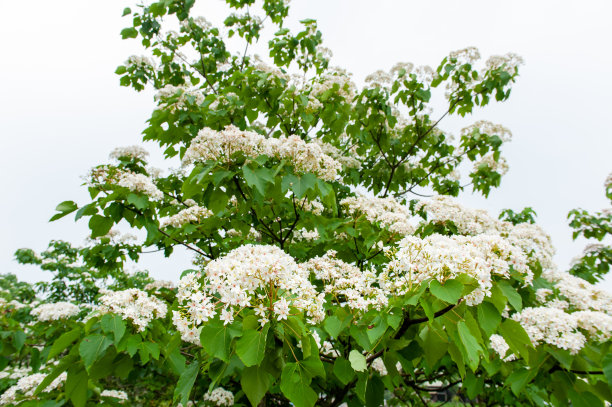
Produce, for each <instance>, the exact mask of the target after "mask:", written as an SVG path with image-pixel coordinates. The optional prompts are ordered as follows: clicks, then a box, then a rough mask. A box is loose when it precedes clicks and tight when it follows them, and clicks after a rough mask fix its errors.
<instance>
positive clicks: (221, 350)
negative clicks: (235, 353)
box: [200, 321, 238, 362]
mask: <svg viewBox="0 0 612 407" xmlns="http://www.w3.org/2000/svg"><path fill="white" fill-rule="evenodd" d="M237 333H238V332H237V331H236V330H235V329H233V328H231V327H230V326H228V325H223V324H222V323H221V322H219V321H216V322H212V323H210V324H208V325H206V326H204V327H203V328H202V332H201V333H200V342H201V343H202V346H203V347H204V350H205V351H206V352H207V353H208V354H209V355H211V356H213V357H216V358H218V359H221V360H223V361H225V362H228V361H229V355H230V345H231V342H232V338H233V337H235V336H237Z"/></svg>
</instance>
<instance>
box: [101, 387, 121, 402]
mask: <svg viewBox="0 0 612 407" xmlns="http://www.w3.org/2000/svg"><path fill="white" fill-rule="evenodd" d="M100 397H111V398H114V399H118V400H119V403H120V404H123V403H124V402H125V401H127V400H128V395H127V393H126V392H124V391H121V390H103V391H102V393H100Z"/></svg>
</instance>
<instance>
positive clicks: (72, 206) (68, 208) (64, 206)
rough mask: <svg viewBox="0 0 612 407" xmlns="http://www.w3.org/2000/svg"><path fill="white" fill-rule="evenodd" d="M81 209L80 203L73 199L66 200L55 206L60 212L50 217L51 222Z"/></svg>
mask: <svg viewBox="0 0 612 407" xmlns="http://www.w3.org/2000/svg"><path fill="white" fill-rule="evenodd" d="M77 209H79V207H78V205H77V204H76V203H74V202H73V201H64V202H62V203H60V204H59V205H57V206H56V207H55V210H56V211H58V212H59V213H56V214H55V215H53V216H52V217H51V219H49V222H53V221H54V220H57V219H61V218H63V217H64V216H66V215H68V214H70V213H72V212H74V211H76V210H77Z"/></svg>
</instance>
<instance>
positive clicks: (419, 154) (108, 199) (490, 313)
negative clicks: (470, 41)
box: [0, 0, 612, 407]
mask: <svg viewBox="0 0 612 407" xmlns="http://www.w3.org/2000/svg"><path fill="white" fill-rule="evenodd" d="M226 3H227V6H228V8H229V9H230V10H229V14H228V16H227V18H226V19H225V20H224V21H222V22H209V21H207V20H206V19H205V18H204V17H200V16H196V15H193V14H194V12H193V10H194V9H193V7H194V1H182V0H181V1H179V0H161V1H156V2H152V3H147V4H139V5H138V6H137V7H136V8H134V10H132V9H131V8H126V9H125V10H124V15H126V16H129V17H130V18H131V19H132V20H131V21H132V25H131V26H130V27H127V28H125V29H124V30H123V31H122V32H121V34H122V36H123V37H124V38H126V39H129V38H139V39H140V41H141V43H142V45H143V47H144V48H145V49H146V51H147V53H148V55H145V56H131V57H129V58H128V59H127V60H126V62H125V63H124V64H123V65H121V66H119V67H118V69H117V71H116V73H117V74H118V75H119V76H120V77H121V78H120V83H121V85H123V86H131V87H133V88H134V89H136V90H138V91H140V90H142V89H144V88H145V87H150V88H153V89H154V90H155V101H156V107H155V110H154V111H153V113H152V115H151V117H150V119H149V120H148V122H147V127H146V128H145V130H144V132H143V134H144V137H143V139H144V141H148V142H152V143H154V144H157V145H158V146H159V147H161V148H162V150H163V153H164V155H165V157H166V158H167V159H168V160H173V159H174V162H178V163H179V164H178V165H179V167H178V168H165V169H163V170H159V169H156V168H153V167H150V166H149V165H148V162H147V160H148V157H149V154H148V152H147V151H146V150H145V149H144V148H142V147H139V146H131V147H120V148H117V149H115V150H113V151H112V152H111V154H110V162H109V163H103V164H100V165H98V166H95V167H94V168H93V169H92V170H91V171H89V173H88V174H87V175H86V176H85V182H84V185H85V186H86V187H87V189H88V191H89V194H90V200H89V201H88V202H85V203H78V204H77V203H76V202H73V201H64V202H62V203H60V204H59V205H58V207H57V212H58V213H57V214H56V215H54V216H53V218H52V220H57V219H60V218H63V217H65V216H67V215H69V214H74V215H75V219H76V220H80V219H86V220H87V222H88V226H89V229H90V230H91V235H90V236H89V237H88V239H87V240H86V242H85V244H84V246H82V247H74V246H72V245H70V244H68V243H66V242H62V241H53V242H51V243H50V245H49V248H48V249H47V250H45V251H43V252H42V253H36V252H34V251H33V250H29V249H21V250H19V251H18V252H17V253H16V257H17V259H18V261H19V262H21V263H24V264H34V265H37V266H39V267H40V268H41V269H42V270H44V271H47V272H49V273H51V279H50V281H47V282H40V283H38V284H36V285H35V286H34V287H32V286H30V285H28V284H25V283H19V282H18V281H17V280H16V279H14V278H13V277H11V276H3V277H2V278H1V279H0V288H1V289H2V291H1V292H0V320H1V321H2V331H1V332H0V335H2V338H3V342H2V348H0V365H1V366H0V367H1V368H2V371H1V372H0V391H1V392H2V395H1V396H0V404H2V405H23V406H27V405H32V406H35V405H44V406H45V407H51V406H59V405H64V404H66V403H71V404H72V405H74V406H76V407H83V406H90V405H95V404H99V403H103V404H110V405H117V404H122V405H134V406H144V405H160V406H170V405H180V406H196V405H197V406H231V405H253V406H290V405H293V406H297V407H302V406H304V407H311V406H314V405H321V406H328V407H337V406H341V405H342V406H357V405H366V406H368V407H370V406H381V405H397V406H412V405H421V404H425V405H428V404H429V403H435V402H437V401H439V400H440V398H442V397H446V398H448V399H450V398H453V400H454V401H455V402H457V403H464V404H465V403H468V404H471V405H475V404H478V405H483V406H484V405H486V406H492V405H521V406H522V405H542V406H546V405H559V406H566V405H570V404H568V400H569V401H570V402H571V405H576V406H580V405H589V406H590V405H603V403H604V401H609V400H611V399H612V388H610V383H611V382H612V357H610V352H609V350H610V346H611V344H612V342H611V336H612V295H611V294H609V293H607V292H605V291H602V290H600V289H598V288H597V287H596V286H595V283H596V282H597V281H599V280H600V279H601V278H602V277H603V276H604V275H605V274H606V273H607V272H608V271H609V264H610V260H611V259H612V255H611V253H612V251H611V250H610V247H609V246H607V245H605V244H604V243H599V244H598V245H591V246H589V247H588V248H587V249H586V250H585V252H584V253H583V255H582V256H580V257H578V258H577V259H576V260H575V262H574V264H573V265H572V267H571V269H570V270H567V271H565V270H559V269H558V268H557V267H556V265H555V264H554V261H553V256H554V248H553V247H552V244H551V240H550V237H549V236H548V235H547V234H546V232H545V231H544V230H542V229H541V228H540V227H539V226H537V225H536V224H535V218H534V215H535V213H534V212H533V211H532V210H531V209H530V208H526V209H524V210H523V211H521V212H514V211H512V210H505V211H503V212H502V214H501V215H500V217H499V218H496V217H495V216H493V215H491V214H488V213H487V212H486V211H482V210H477V209H470V208H465V207H464V206H462V205H461V204H460V203H459V202H460V201H459V199H457V198H456V197H457V196H458V195H460V193H461V192H463V191H466V190H468V189H471V190H472V191H473V192H476V193H481V194H483V195H484V196H487V195H488V194H489V192H490V191H491V189H492V188H496V187H498V186H499V185H500V182H501V177H502V176H503V175H504V174H505V173H506V172H507V170H508V168H509V167H508V163H507V162H506V160H505V159H504V158H503V157H502V156H501V151H502V147H503V146H504V144H505V143H507V142H509V141H510V140H511V138H512V134H511V132H510V130H508V129H507V128H505V127H504V126H502V125H499V124H494V123H490V122H488V121H482V120H481V121H477V122H475V123H470V122H469V120H468V119H467V118H466V119H465V120H466V123H465V127H464V128H463V130H461V131H460V132H459V134H458V135H457V137H455V136H453V135H452V134H450V133H449V132H447V131H445V130H443V128H442V127H441V120H442V119H443V118H444V117H445V116H447V115H458V116H461V117H464V118H465V117H466V116H469V115H470V114H471V113H472V112H474V111H475V110H476V109H477V108H478V107H481V106H485V105H487V104H489V103H490V102H492V101H504V100H506V99H507V98H508V97H509V95H510V90H511V86H512V84H513V83H514V81H515V80H516V78H517V76H518V69H519V66H520V65H521V64H522V59H521V58H520V57H519V56H517V55H515V54H512V53H510V54H506V55H503V56H492V57H490V58H489V59H488V60H486V61H485V62H484V63H480V62H479V61H480V53H479V51H478V50H477V49H475V48H473V47H468V48H465V49H462V50H458V51H453V52H451V53H450V54H449V55H448V56H446V57H444V58H443V60H442V62H441V63H440V65H439V66H438V67H435V68H432V67H428V66H415V65H414V64H412V63H398V64H397V65H395V66H394V67H393V68H391V69H390V70H389V71H384V70H380V71H377V72H375V73H373V74H372V75H370V76H368V77H367V78H366V80H365V84H364V85H363V86H360V85H358V84H357V83H355V82H354V81H353V79H352V77H351V75H350V74H349V73H347V71H345V70H343V69H341V68H337V67H331V66H330V61H331V59H330V58H331V53H330V51H329V50H328V49H326V48H324V47H323V46H322V34H321V33H320V31H319V30H318V29H317V25H316V21H314V20H303V21H301V24H302V27H303V28H302V30H301V31H298V32H292V31H291V30H290V29H288V28H286V27H285V24H284V22H285V20H286V18H287V15H288V12H289V4H288V2H286V1H282V0H262V1H260V2H254V1H252V0H227V1H226ZM171 20H175V21H174V22H175V23H176V24H174V26H173V25H172V23H171ZM264 24H269V25H270V26H271V27H272V28H273V29H274V30H275V33H274V34H273V36H272V37H271V38H270V39H269V41H268V42H267V46H268V51H269V59H265V58H262V57H259V56H257V55H253V54H252V53H251V52H249V46H250V45H252V44H253V43H255V42H257V41H259V39H260V37H261V36H263V34H264V31H262V28H263V26H264ZM172 27H174V29H170V30H168V29H167V28H172ZM231 37H233V40H232V41H234V40H236V39H237V40H238V41H241V42H242V46H241V47H239V49H238V50H235V49H233V48H232V45H231V44H232V41H228V39H229V38H231ZM436 91H441V92H443V94H444V97H445V98H446V99H445V100H446V103H447V104H446V108H445V111H443V112H438V113H436V114H434V112H433V110H432V109H431V103H430V100H431V98H432V94H433V93H434V92H436ZM610 179H611V178H610V177H608V179H607V180H606V182H605V188H606V196H607V197H608V198H609V199H611V200H612V185H611V181H610ZM611 224H612V212H611V211H610V210H609V209H604V210H602V211H600V212H597V213H589V212H587V211H583V210H575V211H572V212H571V213H570V226H572V228H573V229H574V230H575V236H574V237H577V236H583V237H586V238H592V239H597V240H599V241H600V242H602V241H603V239H604V238H605V237H606V236H607V235H608V234H610V233H612V229H611V226H610V225H611ZM121 231H124V232H127V233H122V232H121ZM178 247H181V248H183V249H184V250H186V251H187V252H189V253H191V254H192V255H193V266H192V268H190V269H187V270H184V271H183V272H182V274H181V278H180V280H179V281H175V282H170V281H154V280H153V279H151V278H150V277H149V276H148V274H147V273H146V272H142V271H140V272H135V273H129V272H128V271H127V269H128V263H129V261H133V262H138V261H139V260H140V259H141V258H142V257H143V256H146V255H150V254H152V253H158V254H161V255H164V256H166V257H171V256H172V255H173V254H174V252H175V251H176V250H177V248H178ZM166 264H172V263H166ZM40 403H43V404H40Z"/></svg>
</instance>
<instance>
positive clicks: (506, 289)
mask: <svg viewBox="0 0 612 407" xmlns="http://www.w3.org/2000/svg"><path fill="white" fill-rule="evenodd" d="M497 285H498V286H499V288H500V289H501V290H502V292H503V293H504V295H505V296H506V298H508V302H509V303H510V305H512V307H514V309H515V310H517V311H520V310H521V309H522V308H523V299H522V298H521V296H520V295H519V293H518V292H516V290H515V289H514V287H512V286H511V285H510V283H508V282H507V281H500V282H499V283H498V284H497Z"/></svg>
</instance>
